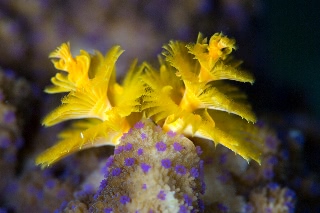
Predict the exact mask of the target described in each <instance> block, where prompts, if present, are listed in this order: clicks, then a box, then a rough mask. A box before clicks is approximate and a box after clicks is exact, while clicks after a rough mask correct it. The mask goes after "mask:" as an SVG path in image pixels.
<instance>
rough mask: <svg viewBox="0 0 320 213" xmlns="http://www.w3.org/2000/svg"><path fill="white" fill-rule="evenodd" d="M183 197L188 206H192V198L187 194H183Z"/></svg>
mask: <svg viewBox="0 0 320 213" xmlns="http://www.w3.org/2000/svg"><path fill="white" fill-rule="evenodd" d="M183 198H184V202H185V203H186V204H187V205H188V206H192V199H191V197H190V196H189V195H187V194H184V195H183Z"/></svg>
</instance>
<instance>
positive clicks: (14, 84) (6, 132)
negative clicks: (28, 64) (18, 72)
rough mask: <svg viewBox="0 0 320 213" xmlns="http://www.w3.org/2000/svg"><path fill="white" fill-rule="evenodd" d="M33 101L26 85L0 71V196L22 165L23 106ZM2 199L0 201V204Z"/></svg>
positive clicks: (25, 114)
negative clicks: (19, 158) (20, 159)
mask: <svg viewBox="0 0 320 213" xmlns="http://www.w3.org/2000/svg"><path fill="white" fill-rule="evenodd" d="M31 102H32V92H31V87H30V85H29V83H28V82H27V81H26V80H24V79H21V78H20V79H18V78H16V77H15V76H14V73H13V72H10V71H4V70H2V69H0V174H1V175H0V193H1V194H5V191H6V188H7V186H8V185H9V183H10V181H11V180H12V179H13V178H14V175H15V173H16V169H17V168H18V166H19V165H20V164H21V162H19V161H18V152H19V151H20V150H21V148H22V147H23V145H24V138H23V136H24V127H25V126H24V125H25V123H26V122H28V118H29V115H30V112H31V110H29V112H27V111H26V108H27V107H26V105H29V104H30V103H31ZM2 199H3V197H2V198H1V199H0V202H2Z"/></svg>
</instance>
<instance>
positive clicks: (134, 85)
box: [36, 33, 262, 167]
mask: <svg viewBox="0 0 320 213" xmlns="http://www.w3.org/2000/svg"><path fill="white" fill-rule="evenodd" d="M233 49H235V41H234V40H233V39H229V38H227V37H226V36H224V35H223V34H222V33H216V34H214V35H213V36H212V37H211V38H210V40H209V42H208V41H207V39H206V38H203V36H202V34H199V36H198V39H197V42H196V43H194V44H185V43H183V42H180V41H171V42H170V43H169V44H168V45H165V46H164V51H163V53H162V54H163V55H164V58H163V57H159V62H160V71H158V70H157V69H155V68H153V67H152V66H151V65H150V64H148V63H146V62H145V63H142V65H141V66H137V65H136V64H137V62H136V61H134V62H133V63H132V65H131V67H130V69H129V72H128V73H127V75H126V76H125V78H124V80H123V83H122V84H118V83H117V82H116V80H115V75H116V69H115V63H116V61H117V59H118V57H119V56H120V54H121V53H122V52H123V51H122V50H121V49H120V47H119V46H114V47H113V48H111V49H110V50H109V52H108V53H107V54H106V55H105V56H103V55H102V54H101V53H100V52H98V51H96V52H95V53H94V54H89V53H88V52H86V51H84V50H81V51H80V55H78V56H76V57H75V58H74V57H73V56H72V55H71V52H70V45H69V43H64V44H62V45H61V47H59V48H58V49H57V50H56V51H54V52H52V53H51V54H50V57H51V58H53V63H54V66H55V67H56V68H57V69H58V70H61V71H64V72H66V73H57V74H56V76H55V77H53V78H52V79H51V82H52V83H53V86H50V87H47V88H46V92H48V93H61V92H69V94H68V95H67V96H65V97H64V98H63V99H62V105H61V106H60V107H58V108H57V109H55V110H53V111H52V112H51V113H50V114H49V115H47V117H45V119H44V121H43V124H44V125H46V126H52V125H55V124H57V123H60V122H62V121H66V120H71V119H82V120H80V121H76V122H74V124H73V126H72V127H71V128H70V129H67V130H65V131H63V132H61V133H60V135H59V138H60V141H59V142H58V144H57V145H55V146H53V147H52V148H49V149H48V150H46V151H45V152H44V153H42V154H41V155H40V156H39V157H38V158H37V160H36V163H37V164H41V165H42V166H43V167H45V166H49V165H51V164H52V163H54V162H56V161H58V160H59V159H61V158H63V157H65V156H66V155H68V154H71V153H73V152H76V151H78V150H79V149H84V148H90V147H93V146H101V145H117V144H118V143H119V139H120V137H121V135H122V134H123V133H126V132H127V131H128V130H129V129H130V127H132V125H133V124H134V123H135V122H137V121H138V120H139V119H141V118H142V117H144V116H146V117H148V118H151V119H153V120H154V121H155V122H157V123H158V124H159V125H160V126H161V127H162V128H163V129H164V130H165V131H175V132H178V133H182V134H184V135H185V136H189V137H200V138H204V139H209V140H211V141H213V142H214V143H215V144H219V143H220V144H223V145H224V146H226V147H228V148H229V149H231V150H233V151H234V152H236V153H238V154H239V155H241V156H242V157H243V158H244V159H246V160H250V159H254V160H255V161H258V162H260V155H261V150H262V146H261V143H260V141H259V140H254V139H253V138H251V136H250V135H251V134H246V132H250V131H254V129H255V127H254V126H253V125H251V124H248V123H246V122H245V121H244V120H241V119H238V116H240V117H242V118H245V119H246V120H247V121H249V122H254V121H255V115H254V114H253V113H252V111H251V107H250V105H249V104H248V103H247V102H246V96H245V95H244V94H243V93H242V92H240V91H239V89H238V88H237V87H234V86H231V85H229V84H226V83H225V82H224V81H223V80H235V81H240V82H250V83H252V82H253V81H254V80H253V77H252V76H251V75H250V74H249V73H247V72H245V71H243V70H242V69H240V68H239V65H240V64H241V62H239V61H237V60H235V59H233V58H232V57H231V56H230V54H231V52H232V51H233Z"/></svg>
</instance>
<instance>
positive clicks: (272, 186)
mask: <svg viewBox="0 0 320 213" xmlns="http://www.w3.org/2000/svg"><path fill="white" fill-rule="evenodd" d="M267 187H268V188H269V189H270V190H276V189H278V188H279V184H277V183H269V184H268V185H267Z"/></svg>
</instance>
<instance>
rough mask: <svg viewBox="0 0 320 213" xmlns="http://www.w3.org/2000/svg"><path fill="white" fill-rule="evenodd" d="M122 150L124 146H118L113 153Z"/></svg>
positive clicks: (118, 152)
mask: <svg viewBox="0 0 320 213" xmlns="http://www.w3.org/2000/svg"><path fill="white" fill-rule="evenodd" d="M123 150H124V146H118V147H117V148H116V149H115V150H114V154H115V155H117V154H120V153H121V152H122V151H123Z"/></svg>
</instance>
